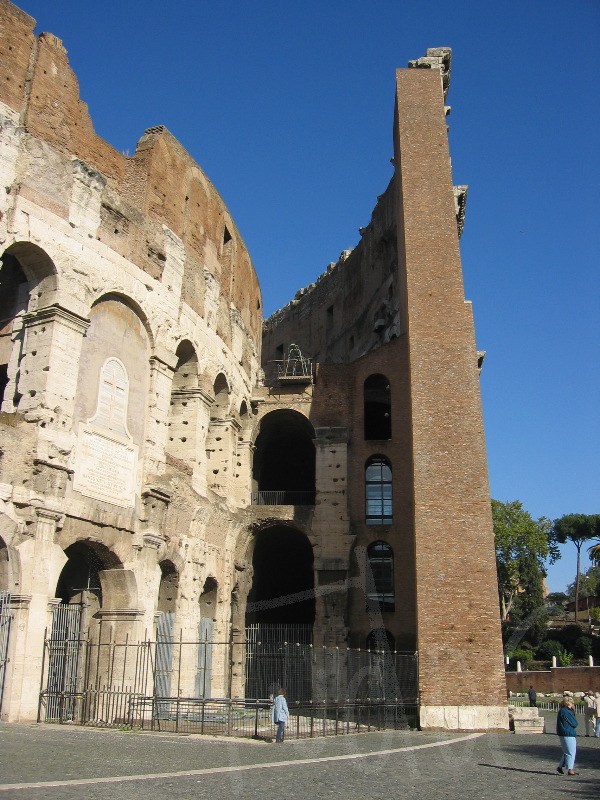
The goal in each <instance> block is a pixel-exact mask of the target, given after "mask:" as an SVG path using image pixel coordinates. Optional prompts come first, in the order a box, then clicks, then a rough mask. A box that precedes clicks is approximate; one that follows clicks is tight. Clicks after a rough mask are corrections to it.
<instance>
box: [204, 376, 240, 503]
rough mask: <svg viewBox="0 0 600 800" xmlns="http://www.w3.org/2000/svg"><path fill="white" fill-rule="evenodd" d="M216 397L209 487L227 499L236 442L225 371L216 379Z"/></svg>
mask: <svg viewBox="0 0 600 800" xmlns="http://www.w3.org/2000/svg"><path fill="white" fill-rule="evenodd" d="M213 394H214V398H215V400H214V403H213V405H212V406H211V409H210V426H209V429H208V435H207V437H206V463H207V484H208V486H209V487H210V488H211V489H213V491H215V492H217V494H221V495H223V496H225V495H227V494H228V492H229V488H230V480H231V463H232V453H233V450H234V439H233V433H232V428H231V420H230V418H229V414H230V407H229V406H230V398H229V384H228V383H227V378H226V377H225V375H223V373H222V372H220V373H219V374H218V375H217V377H216V378H215V382H214V384H213Z"/></svg>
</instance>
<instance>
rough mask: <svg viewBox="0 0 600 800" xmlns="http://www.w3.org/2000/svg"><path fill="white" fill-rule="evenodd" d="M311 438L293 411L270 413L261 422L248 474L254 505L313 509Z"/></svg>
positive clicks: (309, 429) (305, 424)
mask: <svg viewBox="0 0 600 800" xmlns="http://www.w3.org/2000/svg"><path fill="white" fill-rule="evenodd" d="M314 437H315V433H314V429H313V427H312V425H311V423H310V422H309V420H308V419H306V417H304V416H303V415H302V414H299V413H298V412H297V411H292V410H290V409H282V410H279V411H272V412H271V413H270V414H267V415H266V416H265V417H264V418H263V419H262V421H261V424H260V433H259V435H258V438H257V440H256V451H255V454H254V463H253V470H252V477H253V487H254V489H255V491H254V494H253V502H254V503H255V504H258V505H314V502H315V445H314V442H313V439H314Z"/></svg>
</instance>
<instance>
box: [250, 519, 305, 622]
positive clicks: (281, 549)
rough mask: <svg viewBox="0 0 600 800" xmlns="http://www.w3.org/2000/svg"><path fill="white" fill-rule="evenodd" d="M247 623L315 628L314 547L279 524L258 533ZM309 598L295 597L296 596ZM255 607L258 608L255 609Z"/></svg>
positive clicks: (295, 532)
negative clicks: (313, 625) (309, 626)
mask: <svg viewBox="0 0 600 800" xmlns="http://www.w3.org/2000/svg"><path fill="white" fill-rule="evenodd" d="M252 566H253V567H254V578H253V581H252V589H251V591H250V594H249V596H248V610H247V612H246V624H247V625H250V624H253V623H260V624H268V625H312V624H313V622H314V621H315V598H314V576H313V552H312V547H311V545H310V543H309V541H308V539H307V538H306V536H304V534H302V533H300V532H299V531H296V530H294V529H293V528H288V527H285V526H283V525H277V526H275V527H273V528H268V529H267V530H265V531H262V532H261V533H259V534H258V536H257V539H256V545H255V547H254V555H253V557H252ZM307 593H309V596H308V597H306V596H301V597H294V595H299V594H301V595H306V594H307ZM253 604H256V605H257V607H256V608H253Z"/></svg>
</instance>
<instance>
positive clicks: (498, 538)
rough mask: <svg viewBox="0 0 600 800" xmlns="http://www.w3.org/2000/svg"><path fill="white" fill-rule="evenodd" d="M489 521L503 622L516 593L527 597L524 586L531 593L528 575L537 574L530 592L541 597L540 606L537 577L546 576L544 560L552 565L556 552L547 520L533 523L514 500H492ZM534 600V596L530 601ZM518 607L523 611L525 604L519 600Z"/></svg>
mask: <svg viewBox="0 0 600 800" xmlns="http://www.w3.org/2000/svg"><path fill="white" fill-rule="evenodd" d="M492 518H493V521H494V541H495V545H496V569H497V572H498V594H499V596H500V611H501V615H502V620H503V621H505V620H506V619H507V617H508V615H509V614H510V612H511V609H512V608H513V606H514V605H515V603H516V601H517V598H518V596H519V594H527V590H528V586H529V587H531V589H532V591H533V588H534V587H533V582H534V581H533V578H532V572H535V573H537V576H538V579H539V582H538V583H536V587H538V588H536V589H535V592H533V593H534V594H536V595H537V594H538V593H540V594H542V597H541V602H540V603H539V605H544V600H543V593H542V592H541V578H542V577H544V576H545V575H546V561H548V562H549V563H550V564H553V563H554V562H555V561H556V560H557V559H558V558H560V553H559V550H558V548H557V546H556V544H555V543H554V541H553V540H552V538H551V537H550V531H551V529H552V523H551V522H550V520H549V519H546V518H545V517H541V518H540V519H538V520H534V519H533V517H532V516H531V514H530V513H529V512H528V511H525V510H524V509H523V505H522V503H520V502H519V501H518V500H513V501H512V502H509V503H501V502H500V501H499V500H492ZM538 600H539V598H537V596H536V597H535V599H534V600H533V602H538ZM519 605H521V606H524V607H523V611H526V606H527V603H525V601H524V600H523V599H520V600H519Z"/></svg>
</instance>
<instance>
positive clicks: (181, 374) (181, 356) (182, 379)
mask: <svg viewBox="0 0 600 800" xmlns="http://www.w3.org/2000/svg"><path fill="white" fill-rule="evenodd" d="M176 356H177V368H176V370H175V374H174V375H173V384H172V388H171V405H170V407H169V423H168V425H169V443H168V445H167V453H168V455H170V456H172V457H173V458H176V459H181V460H182V461H184V462H185V463H186V464H188V465H189V466H190V467H191V468H192V469H193V466H194V464H195V462H196V446H197V437H198V409H197V393H198V358H197V356H196V351H195V350H194V347H193V346H192V344H191V342H188V341H183V342H181V344H180V345H179V347H178V348H177V351H176Z"/></svg>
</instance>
